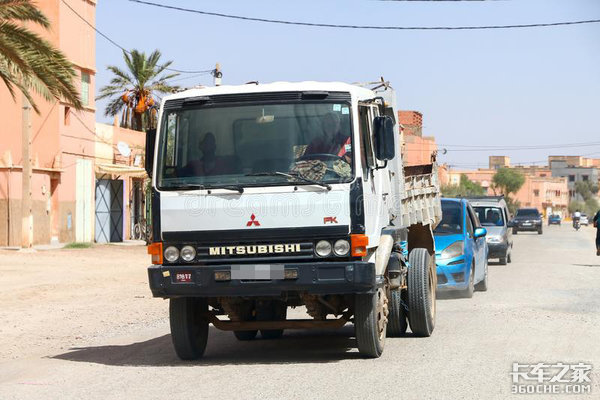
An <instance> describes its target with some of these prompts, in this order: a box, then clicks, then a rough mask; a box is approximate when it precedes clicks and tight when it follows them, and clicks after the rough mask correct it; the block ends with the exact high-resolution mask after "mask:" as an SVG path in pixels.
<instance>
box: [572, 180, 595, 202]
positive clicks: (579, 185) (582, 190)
mask: <svg viewBox="0 0 600 400" xmlns="http://www.w3.org/2000/svg"><path fill="white" fill-rule="evenodd" d="M575 192H576V193H578V194H579V195H581V197H583V200H584V201H588V200H589V199H592V198H593V197H594V196H596V194H598V185H597V184H593V183H592V182H591V181H579V182H575Z"/></svg>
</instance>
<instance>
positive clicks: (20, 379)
mask: <svg viewBox="0 0 600 400" xmlns="http://www.w3.org/2000/svg"><path fill="white" fill-rule="evenodd" d="M593 235H594V232H593V229H592V228H587V229H586V228H584V229H582V230H581V231H579V232H575V231H573V229H571V228H570V227H569V226H567V225H565V226H562V227H556V226H553V227H547V228H546V227H545V232H544V235H541V236H539V235H537V234H530V233H521V234H519V235H517V236H515V237H514V239H515V246H514V251H513V263H512V264H509V265H507V266H501V265H495V264H493V263H491V264H490V268H489V273H490V281H489V290H488V292H485V293H478V292H476V293H475V295H474V297H473V298H472V299H442V300H438V303H437V306H438V314H437V321H436V328H435V331H434V332H433V335H432V336H431V337H430V338H415V337H412V336H411V335H410V334H408V335H407V336H406V337H402V338H393V339H390V338H388V339H387V341H386V347H385V352H384V355H383V356H382V357H381V358H380V359H375V360H369V359H361V357H360V356H359V355H358V353H357V351H356V349H355V348H354V347H355V341H354V338H353V329H352V326H351V325H347V326H346V327H345V328H344V329H342V330H338V331H288V332H286V333H285V334H284V337H283V338H282V339H280V340H260V339H259V340H255V341H252V342H238V341H237V340H236V339H235V338H234V336H233V334H231V333H228V332H221V331H218V330H216V329H214V328H212V327H211V331H210V338H209V344H208V349H207V352H206V355H205V358H204V359H203V360H202V361H199V362H194V363H188V362H181V361H179V360H178V359H177V357H176V356H175V354H174V352H173V349H172V346H171V343H170V336H169V333H168V320H167V318H166V317H167V315H166V310H167V308H166V302H164V301H162V300H160V299H153V298H150V296H149V292H148V290H147V288H146V287H145V282H144V274H145V272H144V266H145V263H146V259H147V256H146V255H145V254H143V249H127V250H123V249H119V250H118V251H121V252H122V254H123V257H125V254H127V255H128V256H129V257H132V259H135V262H133V261H132V263H133V264H131V263H122V262H119V260H120V258H119V256H118V255H119V254H120V253H118V252H117V253H115V252H114V251H112V250H111V248H106V247H105V248H101V249H91V250H80V253H77V257H79V258H78V262H77V263H76V264H75V265H74V266H69V267H68V270H69V271H73V270H75V271H79V272H78V273H77V274H76V276H75V277H73V278H72V279H73V282H71V283H69V284H68V285H66V286H67V287H66V288H65V287H63V286H64V285H60V284H55V286H54V289H50V290H49V291H48V286H47V285H46V286H44V282H43V280H44V279H45V278H44V276H52V274H51V273H49V271H51V268H52V265H46V264H47V261H46V258H44V257H51V259H54V260H55V262H56V263H57V266H58V264H59V263H61V265H62V261H61V260H62V258H61V256H60V252H59V251H56V252H55V253H54V254H53V255H51V256H48V255H46V254H44V255H39V256H37V257H38V259H36V258H33V259H32V260H34V261H30V260H31V258H30V257H29V256H27V255H22V256H21V255H17V254H10V255H7V254H2V255H1V256H2V260H3V261H0V274H1V275H0V285H2V287H3V288H1V289H0V296H1V297H0V298H1V299H2V300H0V323H1V328H0V337H3V340H2V341H0V342H1V343H0V355H1V356H2V360H1V361H0V399H12V398H19V399H21V398H32V399H33V398H35V399H38V398H50V399H82V398H85V399H113V398H128V399H129V398H131V399H141V398H146V399H147V398H160V399H166V398H168V399H179V398H182V399H184V398H185V399H188V398H213V399H214V398H235V399H271V398H272V399H282V398H311V399H332V398H344V399H349V398H356V399H368V398H373V399H375V398H376V399H387V398H390V399H392V398H393V399H423V398H432V399H462V398H465V399H471V398H479V399H493V398H514V399H516V398H519V397H521V396H525V397H526V398H527V397H528V396H527V395H515V394H511V377H510V375H509V373H510V371H511V368H512V364H513V362H521V363H528V364H530V363H538V362H549V363H554V362H559V361H560V362H565V363H578V362H586V363H591V364H593V365H594V369H593V371H592V374H591V379H592V394H589V395H583V396H580V397H581V398H588V399H591V398H598V396H599V394H600V343H599V337H600V257H597V256H596V255H595V251H594V244H593ZM86 252H87V253H86ZM103 252H104V253H103ZM108 253H110V254H116V256H114V258H113V259H111V258H110V257H108V256H106V257H105V258H103V256H102V254H108ZM57 254H58V255H57ZM68 254H71V253H68ZM88 254H89V256H88ZM19 257H24V258H22V259H20V258H19ZM69 257H71V256H69ZM69 257H67V258H69ZM86 257H90V258H89V260H88V262H89V263H91V264H89V265H92V264H93V263H96V264H97V265H102V263H103V262H104V263H105V264H107V266H106V268H105V269H102V270H101V271H100V272H98V271H97V268H93V269H91V268H89V265H88V266H87V269H86V267H85V265H86ZM69 259H70V258H69ZM7 260H8V261H7ZM36 260H37V261H36ZM27 262H34V263H37V264H35V265H36V266H35V267H31V271H32V272H31V274H34V275H32V276H35V279H33V280H36V281H38V282H37V283H36V284H35V285H34V284H32V285H30V286H28V288H24V287H23V288H21V287H20V286H19V288H18V290H17V291H16V293H15V292H14V290H15V289H14V288H13V289H12V291H11V285H12V284H14V283H15V282H20V281H19V277H22V276H28V275H22V274H20V273H19V271H20V268H26V267H27V265H26V264H27ZM96 264H94V265H96ZM108 264H110V265H108ZM125 264H127V265H125ZM20 265H22V266H20ZM63 268H67V267H64V266H63ZM82 269H85V270H86V271H89V273H81V270H82ZM104 270H106V271H107V272H106V274H107V275H108V276H109V277H108V278H107V277H104V276H102V273H103V272H102V271H104ZM36 271H37V272H36ZM120 271H131V272H127V273H126V272H120ZM127 274H130V275H131V276H134V277H135V278H132V279H131V282H129V281H128V280H127V279H120V278H119V277H120V276H124V277H128V276H130V275H127ZM124 280H125V282H123V281H124ZM99 282H101V285H102V288H103V289H102V290H98V289H97V287H98V285H100V283H99ZM36 285H40V287H42V286H44V287H45V288H46V292H44V293H43V294H41V295H40V297H37V296H36V295H35V293H37V290H38V289H37V288H38V286H36ZM69 285H73V288H72V291H70V292H68V293H69V294H68V295H64V296H61V295H60V292H61V290H68V287H69ZM111 287H113V288H114V287H116V288H118V290H117V289H113V292H111V291H110V290H111V289H110V288H111ZM26 293H29V294H26ZM90 298H91V299H92V300H89V299H90ZM71 303H73V304H71ZM36 310H40V311H39V314H42V315H37V314H36ZM75 327H77V328H75ZM74 330H77V332H80V333H76V332H73V331H74ZM77 335H79V336H77ZM44 337H45V339H44ZM536 397H537V398H539V397H538V396H536ZM559 397H565V398H570V399H573V398H577V397H579V396H575V395H562V396H549V395H546V396H543V398H559Z"/></svg>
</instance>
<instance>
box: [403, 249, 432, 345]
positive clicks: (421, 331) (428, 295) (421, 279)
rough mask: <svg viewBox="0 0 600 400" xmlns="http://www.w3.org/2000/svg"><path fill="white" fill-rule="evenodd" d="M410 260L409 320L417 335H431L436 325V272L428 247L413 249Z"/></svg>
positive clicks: (408, 283)
mask: <svg viewBox="0 0 600 400" xmlns="http://www.w3.org/2000/svg"><path fill="white" fill-rule="evenodd" d="M408 262H409V264H410V266H409V267H408V276H407V278H408V282H407V285H408V321H409V323H410V329H411V330H412V332H413V333H414V334H415V335H416V336H430V335H431V333H432V332H433V328H434V326H435V289H436V273H435V265H434V263H433V258H432V257H431V256H430V255H429V252H428V251H427V249H423V248H417V249H413V250H412V251H411V252H410V254H409V256H408Z"/></svg>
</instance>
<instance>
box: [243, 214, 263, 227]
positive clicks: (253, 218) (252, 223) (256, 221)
mask: <svg viewBox="0 0 600 400" xmlns="http://www.w3.org/2000/svg"><path fill="white" fill-rule="evenodd" d="M252 225H254V226H260V222H258V220H257V219H256V215H254V214H252V215H251V216H250V221H248V222H246V226H252Z"/></svg>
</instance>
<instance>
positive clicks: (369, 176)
mask: <svg viewBox="0 0 600 400" xmlns="http://www.w3.org/2000/svg"><path fill="white" fill-rule="evenodd" d="M377 115H378V109H377V107H376V106H374V105H372V104H359V136H360V150H361V151H360V155H361V159H360V164H361V165H360V167H361V170H362V180H363V182H362V184H363V195H364V210H365V233H366V235H367V236H368V237H369V244H370V245H371V246H369V247H372V245H376V244H377V243H379V235H380V234H381V230H382V229H383V228H384V227H385V226H387V225H388V222H389V221H388V220H389V216H388V210H387V207H386V206H385V198H386V197H388V194H389V192H390V191H389V185H390V183H389V174H388V173H387V169H385V168H382V169H376V168H377V167H378V166H381V165H382V164H381V165H380V163H379V162H378V161H377V159H376V158H375V154H374V152H373V119H374V118H375V117H376V116H377ZM357 169H358V168H357ZM385 179H387V180H388V182H387V185H386V184H385ZM386 187H387V188H388V189H387V192H386V189H385V188H386Z"/></svg>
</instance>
